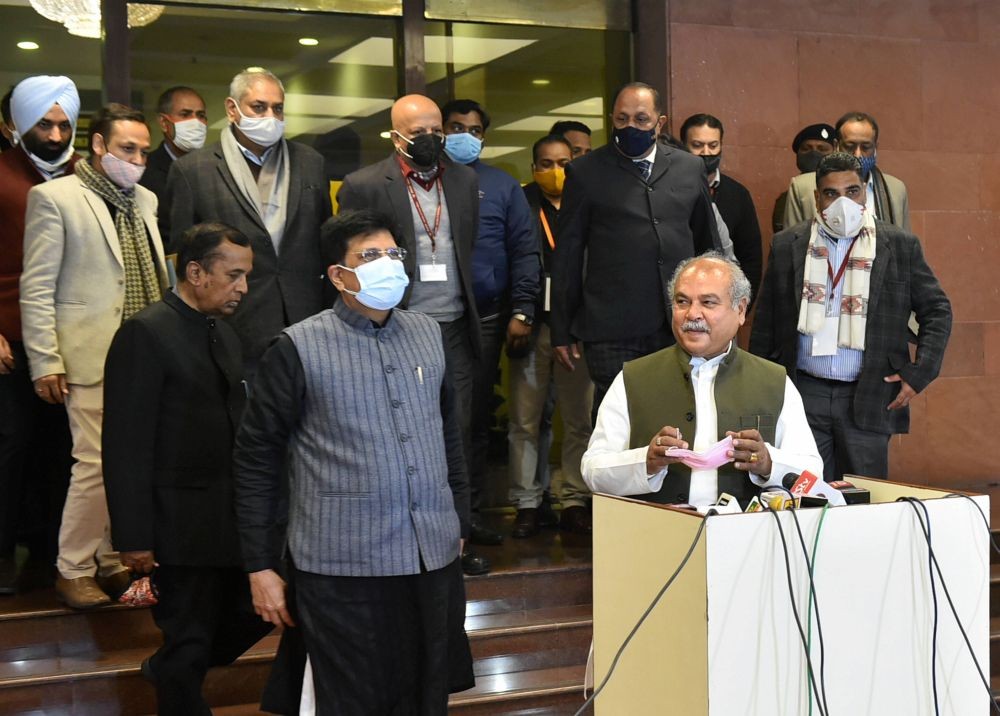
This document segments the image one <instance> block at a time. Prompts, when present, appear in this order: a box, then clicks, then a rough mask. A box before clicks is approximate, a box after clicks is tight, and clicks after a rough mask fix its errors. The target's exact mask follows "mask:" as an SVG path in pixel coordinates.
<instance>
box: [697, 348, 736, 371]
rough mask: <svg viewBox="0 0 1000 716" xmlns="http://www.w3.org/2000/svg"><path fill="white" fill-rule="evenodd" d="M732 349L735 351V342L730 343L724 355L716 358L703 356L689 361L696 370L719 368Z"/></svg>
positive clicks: (721, 354)
mask: <svg viewBox="0 0 1000 716" xmlns="http://www.w3.org/2000/svg"><path fill="white" fill-rule="evenodd" d="M732 349H733V342H732V341H729V346H728V347H727V348H726V350H724V351H723V352H722V353H720V354H719V355H717V356H715V357H714V358H702V357H701V356H691V360H690V361H688V363H689V365H690V366H691V367H692V368H694V369H695V370H698V369H699V368H703V367H705V366H708V367H709V368H717V367H718V366H719V364H720V363H722V361H723V360H724V359H725V357H726V356H727V355H729V351H731V350H732Z"/></svg>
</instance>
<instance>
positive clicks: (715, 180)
mask: <svg viewBox="0 0 1000 716" xmlns="http://www.w3.org/2000/svg"><path fill="white" fill-rule="evenodd" d="M721 183H722V170H721V169H716V170H715V174H713V175H711V176H710V177H709V178H708V186H709V188H711V189H714V188H715V187H717V186H719V184H721Z"/></svg>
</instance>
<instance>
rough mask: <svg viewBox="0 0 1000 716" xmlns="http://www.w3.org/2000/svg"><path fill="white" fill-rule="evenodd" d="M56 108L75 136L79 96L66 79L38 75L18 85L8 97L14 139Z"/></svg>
mask: <svg viewBox="0 0 1000 716" xmlns="http://www.w3.org/2000/svg"><path fill="white" fill-rule="evenodd" d="M55 104H58V105H59V106H60V107H62V110H63V112H65V113H66V116H67V117H69V122H70V124H72V125H73V132H74V133H75V132H76V120H77V119H79V117H80V95H79V93H77V91H76V85H75V84H73V80H71V79H70V78H69V77H55V76H51V75H38V76H36V77H29V78H27V79H25V80H22V81H21V82H19V83H18V85H17V87H15V88H14V93H13V94H12V95H11V97H10V116H11V119H12V120H14V130H15V131H14V136H15V138H18V139H19V138H20V135H22V134H24V133H25V132H27V131H29V130H30V129H31V128H32V127H34V126H35V125H36V124H38V122H39V121H40V120H41V119H42V117H44V116H45V115H46V114H48V112H49V110H50V109H52V105H55Z"/></svg>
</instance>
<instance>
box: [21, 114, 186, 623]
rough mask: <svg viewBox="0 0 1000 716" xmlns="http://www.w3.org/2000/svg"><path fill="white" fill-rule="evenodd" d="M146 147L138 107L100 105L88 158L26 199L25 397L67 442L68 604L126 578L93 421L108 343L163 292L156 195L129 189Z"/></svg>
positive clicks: (64, 557)
mask: <svg viewBox="0 0 1000 716" xmlns="http://www.w3.org/2000/svg"><path fill="white" fill-rule="evenodd" d="M149 143H150V142H149V129H148V128H147V127H146V124H145V118H144V117H143V115H142V114H141V113H140V112H138V111H136V110H134V109H131V108H130V107H125V106H123V105H120V104H111V105H108V106H107V107H105V108H104V109H102V110H101V111H100V112H98V114H97V115H96V116H95V117H94V118H93V119H92V120H91V124H90V150H91V156H90V159H89V160H88V161H86V162H84V161H80V162H77V164H76V167H75V171H74V174H73V175H72V176H66V177H62V178H60V179H54V180H52V181H50V182H46V183H44V184H40V185H38V186H36V187H34V188H32V189H31V191H30V192H29V193H28V208H27V212H26V225H25V230H24V271H23V272H22V274H21V284H20V288H21V322H22V332H23V336H24V347H25V351H26V352H27V354H28V363H29V365H30V367H31V378H32V380H33V381H34V385H35V392H36V393H37V394H38V397H40V398H41V399H42V400H45V401H46V402H48V403H65V404H66V412H67V415H68V416H69V424H70V430H71V432H72V435H73V457H74V458H75V459H76V463H75V464H74V465H73V469H72V476H71V478H70V486H69V493H68V494H67V496H66V504H65V507H64V508H63V517H62V525H61V527H60V531H59V558H58V562H57V564H56V566H57V568H58V570H59V578H58V579H57V581H56V592H57V593H58V595H59V596H60V598H62V600H63V601H65V602H66V603H67V604H68V605H69V606H71V607H74V608H78V609H83V608H88V607H94V606H98V605H100V604H106V603H108V602H109V601H110V598H111V597H117V596H118V594H120V592H121V591H124V589H125V588H126V587H127V586H128V583H129V579H128V574H127V573H126V572H124V571H123V569H124V568H123V567H122V565H121V563H120V562H119V561H118V555H117V553H116V552H115V551H114V549H113V548H112V545H111V539H110V532H109V526H108V506H107V503H106V502H105V497H104V482H103V477H102V465H101V417H102V412H103V406H104V396H103V392H104V385H103V381H104V360H105V357H106V356H107V353H108V348H109V347H110V345H111V339H112V338H113V337H114V335H115V332H116V331H117V330H118V327H119V326H121V324H122V321H124V320H125V319H127V318H129V317H130V316H131V315H133V314H134V313H138V312H139V311H141V310H142V309H143V308H145V307H146V306H148V305H150V304H152V303H156V302H157V301H159V300H160V298H161V297H162V294H163V291H164V290H165V289H166V288H167V273H166V269H165V260H164V256H163V246H162V245H161V243H160V233H159V231H158V230H157V227H156V195H155V194H153V193H152V192H151V191H149V190H147V189H145V188H143V187H141V186H137V182H138V180H139V178H140V177H141V176H142V171H143V169H144V167H145V162H146V159H145V154H146V152H147V151H148V150H149ZM95 577H96V580H95Z"/></svg>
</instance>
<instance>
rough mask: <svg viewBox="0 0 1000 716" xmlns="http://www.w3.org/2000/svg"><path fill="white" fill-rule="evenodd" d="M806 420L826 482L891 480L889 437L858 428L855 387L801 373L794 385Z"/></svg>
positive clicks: (850, 384) (854, 384)
mask: <svg viewBox="0 0 1000 716" xmlns="http://www.w3.org/2000/svg"><path fill="white" fill-rule="evenodd" d="M795 383H796V385H797V387H798V389H799V393H800V394H801V395H802V405H803V406H804V407H805V410H806V419H807V420H808V421H809V427H810V428H811V429H812V433H813V437H814V438H815V439H816V447H817V448H819V455H820V457H822V458H823V479H824V480H826V481H827V482H831V481H833V480H840V479H842V478H843V476H844V475H845V474H848V475H860V476H861V477H888V476H889V436H888V435H886V434H884V433H873V432H872V431H870V430H863V429H862V428H859V427H858V426H857V424H856V423H855V422H854V414H853V411H852V408H851V404H852V402H853V399H854V390H855V388H856V387H857V384H856V383H845V382H843V381H838V380H824V379H822V378H814V377H813V376H811V375H809V374H808V373H803V372H801V371H799V373H798V375H797V377H796V381H795Z"/></svg>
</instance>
